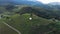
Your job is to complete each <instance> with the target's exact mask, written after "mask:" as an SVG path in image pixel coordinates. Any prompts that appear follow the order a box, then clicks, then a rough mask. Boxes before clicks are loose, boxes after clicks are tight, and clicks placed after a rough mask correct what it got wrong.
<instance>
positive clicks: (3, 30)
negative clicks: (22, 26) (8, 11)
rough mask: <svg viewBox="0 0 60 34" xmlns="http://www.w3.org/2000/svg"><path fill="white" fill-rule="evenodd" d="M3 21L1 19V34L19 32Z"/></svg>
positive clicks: (15, 33)
mask: <svg viewBox="0 0 60 34" xmlns="http://www.w3.org/2000/svg"><path fill="white" fill-rule="evenodd" d="M2 22H3V21H2V20H0V34H18V33H17V32H15V31H14V30H12V29H11V28H9V27H8V26H6V25H5V24H3V23H2Z"/></svg>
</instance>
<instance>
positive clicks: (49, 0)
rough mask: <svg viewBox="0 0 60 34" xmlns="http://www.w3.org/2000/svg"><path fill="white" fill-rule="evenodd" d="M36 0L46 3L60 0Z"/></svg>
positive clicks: (59, 0)
mask: <svg viewBox="0 0 60 34" xmlns="http://www.w3.org/2000/svg"><path fill="white" fill-rule="evenodd" d="M36 1H40V2H42V3H45V4H47V3H51V2H60V0H36Z"/></svg>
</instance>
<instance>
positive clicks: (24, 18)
mask: <svg viewBox="0 0 60 34" xmlns="http://www.w3.org/2000/svg"><path fill="white" fill-rule="evenodd" d="M29 17H30V14H23V15H19V14H15V15H13V16H11V17H10V19H12V20H9V19H6V20H5V22H6V23H8V24H9V25H11V26H13V27H15V28H16V29H18V30H19V31H20V32H21V33H22V34H29V30H30V29H31V27H32V26H36V25H37V26H40V25H47V24H49V23H52V22H53V21H50V20H48V19H44V18H41V17H38V16H36V15H33V16H32V18H33V19H32V20H29Z"/></svg>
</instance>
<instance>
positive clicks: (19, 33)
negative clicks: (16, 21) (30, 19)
mask: <svg viewBox="0 0 60 34" xmlns="http://www.w3.org/2000/svg"><path fill="white" fill-rule="evenodd" d="M3 23H4V24H5V25H6V26H8V27H9V28H11V29H13V30H14V31H16V32H17V33H18V34H21V32H20V31H19V30H17V29H16V28H14V27H12V26H10V25H9V24H7V23H5V22H3Z"/></svg>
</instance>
